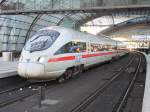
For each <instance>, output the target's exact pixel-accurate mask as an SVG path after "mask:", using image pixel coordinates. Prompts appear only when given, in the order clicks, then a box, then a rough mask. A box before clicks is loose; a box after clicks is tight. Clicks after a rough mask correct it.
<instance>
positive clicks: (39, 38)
mask: <svg viewBox="0 0 150 112" xmlns="http://www.w3.org/2000/svg"><path fill="white" fill-rule="evenodd" d="M59 35H60V33H59V32H57V31H54V30H41V31H39V32H37V33H36V34H35V35H34V36H33V37H31V39H29V41H28V42H27V44H26V45H25V50H27V51H30V52H34V51H41V50H45V49H48V48H49V47H50V46H51V45H52V44H53V43H54V42H55V40H56V39H57V38H58V37H59Z"/></svg>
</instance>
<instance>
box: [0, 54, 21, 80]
mask: <svg viewBox="0 0 150 112" xmlns="http://www.w3.org/2000/svg"><path fill="white" fill-rule="evenodd" d="M17 65H18V61H13V62H5V61H3V59H2V58H1V57H0V78H5V77H10V76H15V75H17Z"/></svg>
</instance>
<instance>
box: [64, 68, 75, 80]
mask: <svg viewBox="0 0 150 112" xmlns="http://www.w3.org/2000/svg"><path fill="white" fill-rule="evenodd" d="M72 74H73V70H72V69H68V70H66V72H65V74H64V77H65V79H66V80H68V79H69V78H71V77H72Z"/></svg>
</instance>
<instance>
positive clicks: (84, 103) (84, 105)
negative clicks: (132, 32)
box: [70, 56, 141, 112]
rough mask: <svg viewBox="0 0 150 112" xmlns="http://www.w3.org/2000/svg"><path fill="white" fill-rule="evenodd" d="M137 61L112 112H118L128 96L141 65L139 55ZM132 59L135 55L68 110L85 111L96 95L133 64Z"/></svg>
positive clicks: (99, 95)
mask: <svg viewBox="0 0 150 112" xmlns="http://www.w3.org/2000/svg"><path fill="white" fill-rule="evenodd" d="M138 57H139V58H138V59H139V61H138V65H137V66H136V72H135V73H134V76H133V78H132V80H131V81H130V83H129V85H128V87H127V89H126V91H125V92H124V93H123V97H122V99H121V100H120V101H121V102H119V103H118V104H119V105H118V106H117V107H116V108H115V111H114V112H120V111H121V110H122V107H123V105H124V102H125V100H126V98H127V96H128V94H129V93H130V91H131V89H132V87H133V85H134V82H135V80H136V77H137V75H138V71H139V68H140V66H141V56H138ZM134 59H135V56H134V57H132V59H131V60H130V62H129V63H128V64H127V65H126V66H125V67H122V68H120V70H119V71H118V73H115V74H114V75H113V76H112V77H111V78H110V79H109V80H108V81H107V82H106V83H104V84H103V86H101V87H99V88H98V89H97V90H96V91H94V92H93V93H92V94H90V95H89V96H87V97H86V98H85V99H84V100H83V101H81V102H80V103H79V104H78V105H77V106H76V107H75V108H73V109H72V110H71V111H70V112H87V111H85V110H86V108H87V107H88V106H89V105H90V104H91V103H92V102H93V101H94V100H96V98H97V97H101V95H102V94H103V93H104V92H105V91H106V89H107V88H108V87H109V86H111V84H112V83H113V82H115V81H116V80H117V79H118V78H119V77H121V76H122V75H123V72H124V71H126V70H127V69H128V68H130V67H131V65H132V64H134Z"/></svg>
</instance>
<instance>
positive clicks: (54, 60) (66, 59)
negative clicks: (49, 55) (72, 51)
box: [48, 56, 75, 62]
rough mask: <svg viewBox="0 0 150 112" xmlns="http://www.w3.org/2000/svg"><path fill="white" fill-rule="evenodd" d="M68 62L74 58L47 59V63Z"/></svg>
mask: <svg viewBox="0 0 150 112" xmlns="http://www.w3.org/2000/svg"><path fill="white" fill-rule="evenodd" d="M69 60H75V56H65V57H59V58H53V59H49V60H48V62H57V61H69Z"/></svg>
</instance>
